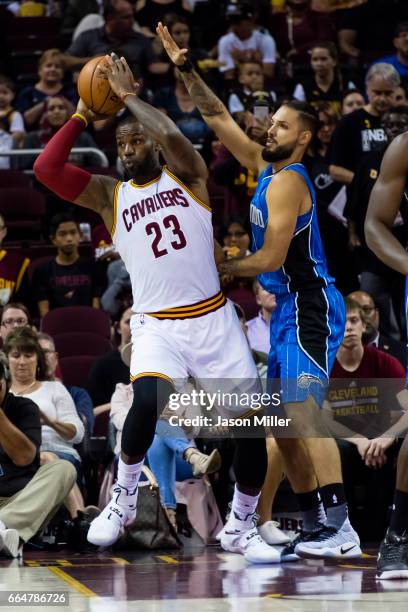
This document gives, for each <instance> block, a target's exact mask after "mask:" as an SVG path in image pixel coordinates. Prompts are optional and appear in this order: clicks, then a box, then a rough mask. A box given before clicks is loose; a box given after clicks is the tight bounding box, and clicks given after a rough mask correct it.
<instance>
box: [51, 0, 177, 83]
mask: <svg viewBox="0 0 408 612" xmlns="http://www.w3.org/2000/svg"><path fill="white" fill-rule="evenodd" d="M104 18H105V24H104V26H103V28H96V29H93V30H86V31H85V32H82V34H80V35H79V36H78V37H77V38H76V39H75V40H74V41H73V42H72V44H71V45H70V47H69V48H68V49H67V50H66V52H65V54H64V56H63V58H64V64H65V67H66V68H68V69H70V70H76V69H78V68H82V66H84V65H85V64H86V62H87V61H89V60H90V59H91V58H92V57H95V56H97V55H106V54H107V53H110V52H111V51H114V52H115V53H116V54H117V55H118V56H119V57H121V56H122V55H123V56H124V57H126V59H127V61H128V63H129V66H130V68H131V70H132V72H133V75H134V77H135V79H140V78H141V77H143V76H147V75H148V74H149V73H152V74H161V73H163V72H166V71H167V69H168V63H166V64H161V63H159V62H158V61H157V58H156V56H155V54H154V52H153V50H152V46H151V42H150V40H149V39H148V38H146V36H144V35H143V34H141V33H140V32H135V30H134V28H133V26H134V23H135V19H134V14H133V7H132V5H131V4H130V2H127V0H117V2H115V3H114V4H113V3H110V4H108V5H107V7H106V8H105V11H104Z"/></svg>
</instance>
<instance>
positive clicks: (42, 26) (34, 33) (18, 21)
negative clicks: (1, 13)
mask: <svg viewBox="0 0 408 612" xmlns="http://www.w3.org/2000/svg"><path fill="white" fill-rule="evenodd" d="M59 28H60V20H59V19H58V18H57V17H11V18H10V19H9V20H8V24H7V35H8V36H27V37H40V36H43V35H45V36H47V35H51V34H53V35H55V32H59Z"/></svg>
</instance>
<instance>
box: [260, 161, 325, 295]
mask: <svg viewBox="0 0 408 612" xmlns="http://www.w3.org/2000/svg"><path fill="white" fill-rule="evenodd" d="M288 170H292V171H294V172H298V173H299V174H300V175H301V176H302V177H303V179H304V181H305V182H306V184H307V186H308V188H309V192H310V196H311V199H312V207H311V209H310V210H309V211H308V212H307V213H305V214H304V215H300V216H299V217H298V219H297V222H296V227H295V232H294V234H293V237H292V240H291V243H290V246H289V250H288V254H287V257H286V260H285V263H284V265H283V266H282V267H281V268H279V270H276V271H275V272H265V273H263V274H260V275H259V276H258V280H259V282H260V283H261V285H262V286H263V287H264V288H265V289H266V290H267V291H269V292H270V293H275V294H277V295H279V294H287V293H295V292H297V291H301V290H302V289H319V288H321V287H327V286H328V285H330V284H332V283H333V282H334V279H333V278H332V277H331V276H330V275H329V273H328V269H327V262H326V255H325V253H324V249H323V244H322V239H321V237H320V232H319V226H318V223H317V215H316V194H315V191H314V188H313V184H312V181H311V180H310V177H309V175H308V173H307V170H306V168H305V167H304V165H303V164H290V165H288V166H285V167H284V168H282V170H280V172H285V171H288ZM271 180H273V170H272V165H269V166H268V167H267V168H266V169H265V170H264V171H263V172H262V174H261V175H260V177H259V179H258V186H257V188H256V191H255V193H254V196H253V198H252V201H251V208H250V220H251V227H252V240H253V241H252V250H253V251H258V250H259V249H261V248H262V246H263V243H264V238H265V231H266V226H267V224H268V206H267V203H266V190H267V188H268V185H269V181H271ZM281 206H285V202H281Z"/></svg>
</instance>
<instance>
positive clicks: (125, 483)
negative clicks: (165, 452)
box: [117, 457, 144, 495]
mask: <svg viewBox="0 0 408 612" xmlns="http://www.w3.org/2000/svg"><path fill="white" fill-rule="evenodd" d="M143 463H144V459H143V461H141V462H140V463H133V464H131V465H127V464H126V463H125V462H124V461H122V459H121V458H120V457H119V465H118V480H117V483H118V485H119V486H121V487H123V488H125V489H127V490H128V495H135V494H136V490H137V484H138V482H139V479H140V474H141V473H142V467H143Z"/></svg>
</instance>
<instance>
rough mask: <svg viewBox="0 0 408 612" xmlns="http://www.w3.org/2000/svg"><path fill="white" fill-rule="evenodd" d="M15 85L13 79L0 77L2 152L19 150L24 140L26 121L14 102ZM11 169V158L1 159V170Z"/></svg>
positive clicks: (0, 149)
mask: <svg viewBox="0 0 408 612" xmlns="http://www.w3.org/2000/svg"><path fill="white" fill-rule="evenodd" d="M15 91H16V90H15V85H14V83H13V81H12V80H11V79H9V78H8V77H6V76H3V75H0V152H2V151H8V150H10V149H17V148H19V147H20V146H21V143H22V141H23V138H24V120H23V117H22V116H21V114H20V113H19V112H18V111H16V110H15V109H14V108H13V106H12V102H13V100H14V96H15ZM9 167H10V158H8V157H0V168H1V169H7V168H9Z"/></svg>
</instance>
